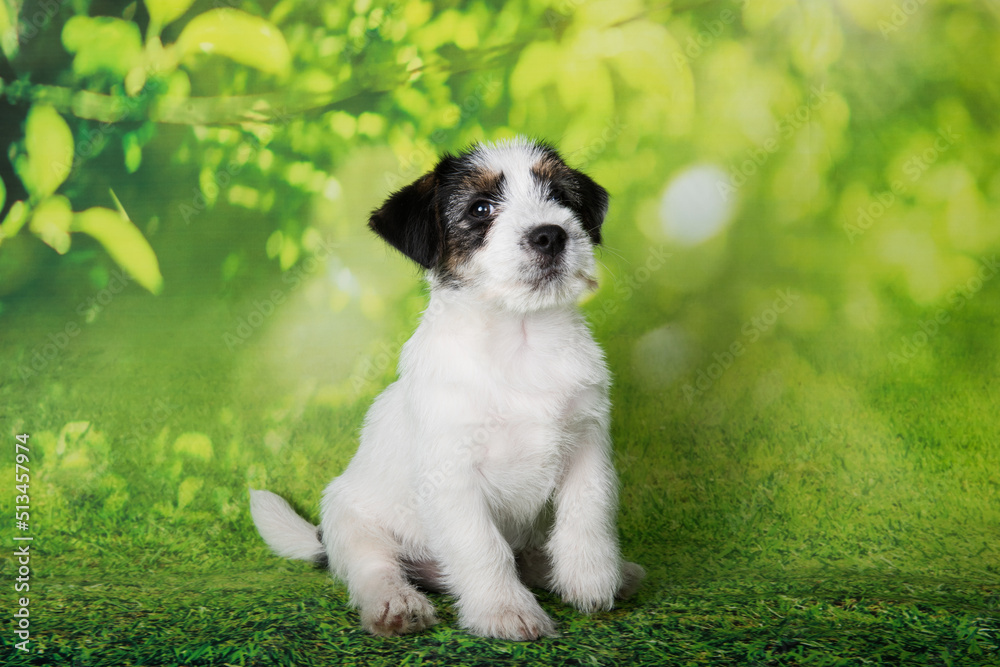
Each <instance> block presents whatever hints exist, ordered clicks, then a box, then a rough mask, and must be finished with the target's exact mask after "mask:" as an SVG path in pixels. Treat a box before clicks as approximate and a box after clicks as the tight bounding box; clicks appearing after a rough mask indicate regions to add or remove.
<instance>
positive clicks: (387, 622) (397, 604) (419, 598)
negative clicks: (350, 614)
mask: <svg viewBox="0 0 1000 667" xmlns="http://www.w3.org/2000/svg"><path fill="white" fill-rule="evenodd" d="M437 622H438V621H437V618H436V617H435V616H434V607H433V606H432V605H431V603H430V601H429V600H428V599H427V597H426V596H425V595H423V594H422V593H419V592H417V591H416V590H414V589H412V588H398V589H394V590H391V591H388V592H387V593H386V594H385V595H383V596H382V597H381V598H379V599H377V600H374V601H373V602H371V603H370V604H366V605H364V606H362V607H361V626H362V627H363V628H364V629H365V630H367V631H368V632H370V633H372V634H373V635H379V636H382V637H392V636H394V635H405V634H407V633H409V632H420V631H421V630H424V629H426V628H429V627H430V626H432V625H434V624H435V623H437Z"/></svg>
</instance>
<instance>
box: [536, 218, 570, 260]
mask: <svg viewBox="0 0 1000 667" xmlns="http://www.w3.org/2000/svg"><path fill="white" fill-rule="evenodd" d="M528 243H530V244H531V247H533V248H534V249H535V250H537V251H538V252H540V253H544V254H546V255H548V256H549V257H555V256H556V255H558V254H559V253H560V252H562V249H563V248H565V247H566V230H565V229H563V228H562V227H560V226H559V225H541V226H539V227H535V228H534V229H532V230H531V233H529V234H528Z"/></svg>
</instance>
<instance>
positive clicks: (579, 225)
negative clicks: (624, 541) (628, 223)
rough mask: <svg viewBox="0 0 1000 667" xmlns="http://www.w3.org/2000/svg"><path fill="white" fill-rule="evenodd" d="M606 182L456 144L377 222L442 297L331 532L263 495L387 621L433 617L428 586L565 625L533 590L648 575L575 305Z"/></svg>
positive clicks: (520, 145)
mask: <svg viewBox="0 0 1000 667" xmlns="http://www.w3.org/2000/svg"><path fill="white" fill-rule="evenodd" d="M607 208H608V194H607V192H606V191H605V190H604V189H603V188H602V187H601V186H599V185H597V183H595V182H594V181H593V180H591V179H590V178H589V177H587V176H586V175H584V174H582V173H580V172H579V171H575V170H573V169H571V168H569V167H568V166H566V164H565V163H564V162H563V160H562V159H561V158H560V157H559V155H558V153H556V151H555V150H553V149H552V148H551V147H549V146H547V145H543V144H538V143H534V142H530V141H527V140H524V139H516V140H513V141H508V142H501V143H497V144H494V145H480V146H477V147H475V148H473V149H472V150H470V151H469V152H467V153H464V154H462V155H460V156H458V157H454V156H445V157H444V158H443V159H442V160H441V162H440V163H439V164H438V165H437V167H436V168H435V169H434V171H432V172H430V173H428V174H426V175H425V176H423V177H421V178H420V179H418V180H417V181H416V182H415V183H413V184H411V185H409V186H407V187H405V188H403V189H402V190H400V191H399V192H397V193H395V194H394V195H392V196H391V197H390V198H389V199H388V200H387V201H386V202H385V204H384V205H383V206H382V207H381V208H380V209H378V210H377V211H375V212H374V213H372V216H371V220H370V223H369V224H370V226H371V228H372V229H373V230H374V231H375V232H376V233H377V234H378V235H379V236H381V237H382V238H383V239H385V240H386V241H388V242H389V243H390V244H391V245H393V246H394V247H396V248H397V249H399V250H400V251H402V252H403V254H405V255H406V256H407V257H409V258H410V259H412V260H414V261H416V262H417V263H418V264H420V265H421V266H422V267H424V268H425V269H427V278H428V280H429V282H430V286H431V291H430V303H429V305H428V308H427V310H426V312H425V313H424V315H423V318H422V320H421V322H420V325H419V326H418V327H417V330H416V332H415V333H414V334H413V337H412V338H410V340H409V341H408V342H407V343H406V344H405V345H404V346H403V349H402V354H401V358H400V361H399V379H398V380H396V381H395V382H394V383H393V384H391V385H390V386H389V387H388V388H387V389H386V390H385V391H384V392H383V393H382V394H381V395H380V396H379V397H378V398H377V399H376V400H375V403H374V404H373V405H372V407H371V410H370V411H369V412H368V416H367V418H366V420H365V424H364V427H363V429H362V432H361V443H360V446H359V448H358V451H357V453H356V454H355V456H354V458H353V459H352V460H351V463H350V465H349V466H348V467H347V469H346V470H345V471H344V473H343V474H342V475H340V476H339V477H337V478H336V479H334V480H333V481H332V482H331V483H330V484H329V486H327V488H326V491H325V492H324V494H323V501H322V507H321V512H320V516H321V522H320V527H319V530H317V527H316V526H313V525H311V524H310V523H309V522H307V521H306V520H305V519H303V518H301V517H300V516H298V515H297V514H296V513H295V512H294V511H293V510H292V508H291V507H290V506H289V505H288V503H286V502H285V501H284V500H282V499H281V498H280V497H279V496H277V495H275V494H273V493H269V492H267V491H251V499H250V501H251V511H252V514H253V519H254V522H255V523H256V525H257V529H258V530H259V531H260V534H261V536H263V538H264V540H265V541H266V542H267V543H268V545H270V547H271V549H272V550H273V551H274V552H275V553H277V554H278V555H280V556H285V557H287V558H299V559H302V560H306V561H312V562H317V563H320V562H323V561H326V562H328V563H329V567H330V569H331V570H332V571H333V573H334V574H335V575H336V576H337V577H339V578H340V579H342V580H343V581H345V582H346V584H347V588H348V590H349V592H350V596H351V602H352V603H353V604H354V605H356V606H358V607H360V611H361V623H362V625H363V626H364V628H365V629H366V630H368V631H369V632H372V633H374V634H377V635H395V634H402V633H407V632H415V631H419V630H422V629H424V628H426V627H428V626H430V625H432V624H434V623H435V622H436V619H435V616H434V608H433V607H432V606H431V604H430V602H429V601H428V599H427V597H426V596H425V595H424V594H423V593H421V592H420V590H418V586H419V587H421V588H424V589H428V590H434V591H447V592H449V593H451V594H453V595H455V596H456V598H457V604H458V612H459V619H460V622H461V624H462V625H463V626H464V627H466V628H468V629H469V630H470V631H471V632H473V633H475V634H478V635H484V636H488V637H499V638H503V639H514V640H527V639H536V638H538V637H540V636H542V635H552V634H554V633H555V624H554V623H553V621H552V619H551V618H549V616H548V615H547V614H546V613H545V612H544V611H543V610H542V608H541V606H540V605H539V604H538V601H537V600H536V599H535V596H534V595H533V594H532V593H531V592H530V591H529V590H528V586H537V587H541V588H545V589H548V590H551V591H553V592H555V593H557V594H559V595H561V596H562V598H563V599H564V600H565V601H566V602H568V603H570V604H572V605H573V606H574V607H576V608H577V609H579V610H580V611H584V612H593V611H596V610H600V609H610V608H611V607H612V605H613V604H614V601H615V598H616V597H617V598H622V597H626V596H628V595H630V594H632V593H633V592H635V590H636V589H637V588H638V585H639V582H640V581H641V580H642V578H643V576H644V572H643V569H642V568H641V567H639V566H638V565H636V564H634V563H627V562H624V561H623V560H622V558H621V554H620V552H619V547H618V537H617V531H616V527H615V515H616V511H617V493H618V490H617V479H616V476H615V472H614V469H613V467H612V462H611V442H610V440H609V435H608V426H609V420H610V417H609V408H610V405H609V402H608V385H609V375H608V369H607V366H606V365H605V362H604V356H603V354H602V352H601V349H600V348H599V347H598V345H597V344H596V343H595V342H594V339H593V337H592V336H591V334H590V331H589V330H588V328H587V326H586V324H585V322H584V320H583V318H582V316H581V315H580V313H579V312H578V310H577V308H576V302H577V299H578V298H579V297H580V295H581V294H582V293H583V292H584V291H585V290H587V289H589V288H593V287H594V286H595V285H596V282H595V280H594V278H593V271H594V256H593V251H594V246H595V245H596V244H598V243H600V241H601V224H602V222H603V220H604V216H605V213H606V212H607Z"/></svg>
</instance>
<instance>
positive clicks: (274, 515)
mask: <svg viewBox="0 0 1000 667" xmlns="http://www.w3.org/2000/svg"><path fill="white" fill-rule="evenodd" d="M250 515H251V516H252V517H253V522H254V525H256V526H257V532H258V533H260V536H261V537H263V538H264V541H265V542H267V546H269V547H271V551H273V552H274V553H276V554H278V555H279V556H282V557H284V558H294V559H296V560H304V561H308V562H310V563H315V564H317V565H324V564H325V563H326V550H325V549H324V548H323V542H322V539H323V538H322V533H321V531H320V529H319V527H317V526H314V525H312V524H311V523H309V522H308V521H306V520H305V519H303V518H302V517H301V516H299V515H298V514H296V512H295V510H293V509H292V506H291V505H289V504H288V502H287V501H285V499H284V498H282V497H281V496H279V495H276V494H274V493H271V492H270V491H257V490H255V489H250Z"/></svg>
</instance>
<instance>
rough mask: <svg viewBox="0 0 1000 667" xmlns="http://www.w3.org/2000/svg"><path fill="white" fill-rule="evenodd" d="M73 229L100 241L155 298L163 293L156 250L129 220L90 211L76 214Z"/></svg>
mask: <svg viewBox="0 0 1000 667" xmlns="http://www.w3.org/2000/svg"><path fill="white" fill-rule="evenodd" d="M70 229H71V231H74V232H83V233H84V234H88V235H90V236H93V237H94V238H95V239H97V241H98V242H99V243H100V244H101V245H103V246H104V249H105V250H107V251H108V254H109V255H111V258H112V259H113V260H115V262H117V263H118V265H119V266H120V267H122V268H123V269H125V270H126V271H128V272H129V273H130V274H131V275H132V277H133V278H135V280H136V282H138V283H139V284H140V285H142V286H143V287H145V288H146V289H147V290H149V291H150V292H152V293H153V294H159V293H160V291H161V290H162V289H163V276H161V275H160V265H159V263H158V262H157V261H156V255H155V254H154V253H153V249H152V248H151V247H150V246H149V242H148V241H146V237H144V236H143V235H142V232H140V231H139V229H138V228H137V227H136V226H135V225H133V224H132V222H131V221H130V220H128V219H127V218H126V217H124V216H122V215H120V214H118V213H116V212H115V211H112V210H111V209H109V208H100V207H94V208H89V209H87V210H86V211H83V212H82V213H77V214H76V216H75V217H74V218H73V224H72V227H71V228H70Z"/></svg>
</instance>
